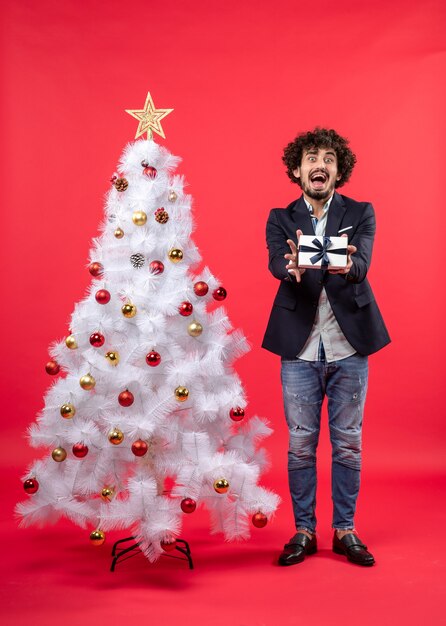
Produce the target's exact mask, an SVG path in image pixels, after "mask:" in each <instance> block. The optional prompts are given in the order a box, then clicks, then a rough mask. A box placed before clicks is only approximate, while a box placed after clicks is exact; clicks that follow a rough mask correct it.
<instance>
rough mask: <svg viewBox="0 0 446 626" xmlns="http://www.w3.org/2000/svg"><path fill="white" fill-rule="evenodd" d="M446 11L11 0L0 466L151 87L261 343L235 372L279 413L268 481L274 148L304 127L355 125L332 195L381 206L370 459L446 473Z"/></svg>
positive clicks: (282, 183)
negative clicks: (380, 330)
mask: <svg viewBox="0 0 446 626" xmlns="http://www.w3.org/2000/svg"><path fill="white" fill-rule="evenodd" d="M445 13H446V9H445V5H444V3H443V2H441V0H431V1H426V0H412V1H411V2H409V1H403V0H399V1H397V0H396V1H393V2H391V1H390V2H389V1H385V2H384V1H375V2H374V3H364V4H362V5H361V4H359V3H358V2H356V1H353V0H338V1H337V2H328V1H327V0H321V1H319V2H318V3H309V2H299V1H296V0H288V1H286V0H276V2H268V3H266V2H260V1H258V0H257V1H255V0H245V1H238V2H234V1H232V0H229V1H225V2H219V3H217V2H212V1H209V0H207V1H204V0H196V1H195V2H180V1H179V0H176V1H175V0H170V1H169V0H167V1H166V0H164V1H163V2H154V1H153V0H152V1H151V2H150V1H149V0H146V1H145V2H141V1H140V0H134V1H133V2H131V3H122V2H116V1H115V0H109V1H108V2H98V1H95V2H93V1H89V2H82V3H79V2H75V1H74V0H70V1H68V0H64V1H62V2H56V1H50V0H39V1H37V0H34V1H26V0H23V1H21V2H16V1H13V0H6V1H5V2H4V3H2V15H3V24H4V28H3V37H2V39H3V44H2V46H3V55H2V56H3V59H4V62H5V63H4V66H3V69H2V78H1V83H2V87H3V89H2V91H3V96H2V101H1V107H2V122H1V124H2V129H1V130H2V138H3V139H2V144H3V145H2V150H1V157H2V160H3V163H2V170H1V171H2V185H1V186H2V204H3V217H2V229H1V232H2V245H1V252H2V255H3V259H2V262H1V267H2V269H3V271H4V276H5V278H4V279H3V282H2V284H3V306H2V313H3V315H2V318H3V319H2V324H1V325H0V330H1V332H2V334H3V337H2V348H3V350H2V353H3V359H2V366H3V368H2V369H3V371H2V383H3V387H4V390H3V392H2V397H3V402H2V414H3V420H2V432H3V439H2V443H3V445H2V456H3V459H4V460H5V461H6V462H10V463H12V462H13V463H14V464H17V466H23V468H24V466H25V464H26V463H27V461H28V460H29V459H31V458H32V457H33V456H34V454H35V452H34V451H30V450H28V448H27V444H26V442H25V440H24V439H23V437H22V435H23V433H24V431H25V429H26V427H27V425H28V424H29V423H30V422H31V421H32V420H33V419H34V416H35V414H36V412H37V411H38V410H39V409H40V408H41V406H42V395H43V393H44V391H45V389H46V387H47V385H48V384H49V378H48V376H47V375H46V374H45V373H44V371H43V366H44V364H45V362H46V360H47V346H48V345H49V343H50V342H51V341H53V340H54V339H56V338H60V337H62V336H64V335H65V334H66V333H67V320H68V318H69V315H70V313H71V311H72V309H73V306H74V303H75V302H76V301H77V300H79V299H80V298H81V297H82V295H83V293H84V290H85V288H86V286H87V284H88V281H89V275H88V272H87V271H86V270H85V269H84V267H85V265H86V263H87V253H88V249H89V243H90V239H91V237H93V236H95V235H96V233H97V226H98V224H99V222H100V220H101V217H102V212H103V196H104V193H105V192H106V190H107V189H108V186H109V178H110V175H111V174H112V173H113V171H114V170H115V165H116V162H117V160H118V157H119V155H120V153H121V151H122V149H123V147H124V145H125V144H126V142H128V141H130V140H132V138H133V136H134V133H135V130H136V121H135V120H133V119H132V118H131V117H130V116H128V115H127V114H125V113H124V109H129V108H133V109H135V108H140V107H142V105H143V103H144V99H145V96H146V92H147V90H150V91H151V92H152V96H153V98H154V101H155V104H156V105H157V106H159V107H166V108H168V107H173V108H174V109H175V111H174V113H173V114H171V115H170V116H168V117H167V118H166V119H165V120H164V121H163V125H164V130H165V132H166V135H167V140H166V141H165V142H164V143H165V145H166V146H167V147H168V148H169V149H170V150H171V151H172V152H173V153H174V154H178V155H181V156H182V157H183V159H184V161H183V164H182V165H181V168H180V169H181V172H182V173H184V174H185V176H186V178H187V180H188V182H189V192H190V193H191V194H192V195H193V197H194V215H195V220H196V223H197V230H196V232H195V235H194V238H195V241H196V243H197V244H198V247H199V248H200V250H201V253H202V255H203V258H204V260H205V262H206V264H207V265H209V267H210V268H211V269H212V271H213V272H214V274H215V275H216V276H219V277H220V278H221V281H222V284H224V285H225V286H226V288H227V289H228V291H229V294H230V297H229V298H228V300H227V308H228V310H229V314H230V317H231V319H232V321H233V323H234V325H235V326H236V327H242V328H243V330H244V332H245V334H246V335H247V337H248V339H249V340H250V342H251V343H252V346H253V349H252V352H251V353H250V354H249V355H248V356H246V357H244V358H243V359H242V360H240V361H239V362H238V371H239V372H240V374H241V376H242V378H243V380H244V381H245V384H246V389H247V392H248V395H249V398H250V412H251V413H258V414H260V415H264V416H266V417H268V418H269V419H270V420H271V422H272V425H273V427H274V429H275V434H274V436H273V437H272V438H271V439H270V440H269V442H268V446H269V448H270V450H271V452H272V455H273V461H274V467H275V468H276V470H277V471H280V480H282V477H284V476H285V473H284V468H285V462H286V459H285V448H286V431H285V427H284V423H283V422H284V420H283V415H282V406H281V396H280V386H279V361H278V358H277V357H275V356H274V355H272V354H269V353H267V352H265V351H263V350H261V349H260V347H259V345H260V343H261V338H262V334H263V330H264V327H265V324H266V321H267V317H268V314H269V309H270V305H271V301H272V298H273V295H274V293H275V290H276V287H277V285H276V281H275V279H273V278H272V277H271V276H270V275H269V274H268V272H267V268H266V258H267V255H266V248H265V243H264V229H265V221H266V218H267V215H268V212H269V210H270V208H271V207H273V206H285V205H286V204H288V203H289V202H290V201H292V200H293V199H294V198H295V197H296V195H297V193H298V191H299V190H298V188H297V187H296V186H294V185H292V184H291V183H290V182H289V180H288V179H287V177H286V176H285V173H284V168H283V166H282V163H281V153H282V148H283V146H284V145H285V144H286V143H287V142H288V141H290V140H291V139H292V138H293V137H294V135H295V134H296V133H297V132H299V131H302V130H306V129H308V128H311V127H313V126H315V125H316V124H319V125H325V126H329V127H334V128H336V129H337V130H338V132H340V133H341V134H344V135H346V136H348V137H349V138H350V140H351V145H352V147H353V149H354V151H355V152H356V153H357V156H358V165H357V167H356V170H355V172H354V175H353V178H352V181H351V183H349V184H348V185H347V186H346V187H344V188H343V189H342V192H343V193H345V194H346V195H350V196H352V197H354V198H356V199H358V200H368V201H371V202H373V204H374V206H375V209H376V214H377V220H378V233H377V239H376V247H375V256H374V261H373V265H372V269H371V272H370V277H371V281H372V284H373V287H374V290H375V293H376V296H377V299H378V302H379V304H380V307H381V309H382V312H383V314H384V316H385V319H386V322H387V324H388V327H389V330H390V333H391V335H392V338H393V343H392V344H391V345H390V346H389V347H387V348H385V349H384V350H383V351H382V352H380V353H378V354H377V355H375V356H374V357H372V358H371V375H370V388H369V396H368V404H367V408H366V421H365V459H366V466H367V467H369V468H373V469H375V470H376V471H378V472H379V471H383V472H385V471H387V470H391V469H394V468H396V469H401V470H402V471H406V470H410V471H417V470H418V469H419V468H423V469H425V470H426V471H428V470H429V471H431V470H434V471H436V470H437V469H440V467H443V468H444V464H445V455H444V446H443V443H442V436H443V435H444V430H445V426H444V423H445V420H444V417H445V414H446V411H445V409H444V403H443V385H444V382H443V381H444V348H445V344H444V330H443V327H444V322H443V323H442V320H444V303H445V296H444V292H443V291H442V289H441V282H440V281H441V276H442V275H443V265H444V263H445V258H444V249H443V248H444V246H443V245H442V241H443V236H444V235H443V233H444V229H445V217H444V215H445V209H444V202H445V191H444V188H443V184H442V183H443V182H444V180H445V169H444V168H445V159H444V146H443V142H444V138H445V132H444V131H445V124H446V122H445V114H444V111H445V110H446V107H445V104H446V103H445V87H444V65H445V62H444V60H445V53H444V50H445V43H446V42H445V36H444V32H445ZM161 141H162V140H161ZM422 237H423V239H422ZM325 434H326V433H325ZM322 447H323V448H325V449H326V450H325V451H326V452H327V453H328V445H327V443H326V436H325V437H324V442H323V443H322ZM322 456H324V455H322ZM327 463H328V454H326V455H325V456H324V460H323V461H322V464H323V465H325V466H326V465H327ZM277 468H278V469H277ZM273 476H274V473H273Z"/></svg>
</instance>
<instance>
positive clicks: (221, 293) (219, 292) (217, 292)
mask: <svg viewBox="0 0 446 626" xmlns="http://www.w3.org/2000/svg"><path fill="white" fill-rule="evenodd" d="M227 295H228V292H227V291H226V289H225V288H224V287H217V289H214V291H213V292H212V297H213V298H214V300H218V302H220V301H221V300H224V299H225V298H226V296H227Z"/></svg>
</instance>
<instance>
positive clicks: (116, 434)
mask: <svg viewBox="0 0 446 626" xmlns="http://www.w3.org/2000/svg"><path fill="white" fill-rule="evenodd" d="M108 440H109V442H110V443H112V444H113V445H114V446H119V444H120V443H122V442H123V441H124V433H123V432H122V430H119V428H112V429H111V431H110V432H109V433H108Z"/></svg>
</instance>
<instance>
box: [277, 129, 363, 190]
mask: <svg viewBox="0 0 446 626" xmlns="http://www.w3.org/2000/svg"><path fill="white" fill-rule="evenodd" d="M311 148H331V149H332V150H334V151H335V152H336V156H337V159H338V172H339V174H340V175H341V178H340V179H339V180H338V181H336V185H335V187H342V185H344V184H345V183H346V182H347V181H348V180H349V178H350V176H351V175H352V172H353V168H354V167H355V163H356V156H355V155H354V154H353V152H352V151H351V150H350V148H349V146H348V139H346V138H345V137H341V136H340V135H338V133H337V132H336V131H335V130H332V129H331V130H329V129H327V128H319V126H316V128H315V129H314V130H311V131H308V132H306V133H301V134H300V135H298V136H297V137H296V139H295V140H294V141H292V142H291V143H289V144H288V145H287V146H286V148H285V149H284V151H283V157H282V161H283V162H284V163H285V165H286V167H287V175H288V176H289V178H290V179H291V180H292V181H293V183H297V184H298V185H299V187H301V184H300V178H296V176H294V174H293V171H294V170H295V169H297V168H298V167H299V166H300V164H301V163H302V155H303V152H304V150H310V149H311Z"/></svg>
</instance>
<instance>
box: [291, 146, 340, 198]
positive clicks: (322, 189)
mask: <svg viewBox="0 0 446 626" xmlns="http://www.w3.org/2000/svg"><path fill="white" fill-rule="evenodd" d="M293 174H294V176H295V177H296V178H300V184H301V187H302V190H303V192H304V193H305V195H306V196H308V197H309V198H313V199H314V200H326V199H328V198H329V197H330V196H331V195H332V194H333V191H334V188H335V184H336V181H338V180H340V179H341V175H340V174H339V173H338V159H337V157H336V152H335V151H334V150H332V149H331V148H309V149H308V150H304V152H303V154H302V163H301V164H300V166H299V167H298V168H297V169H295V170H294V171H293Z"/></svg>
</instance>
